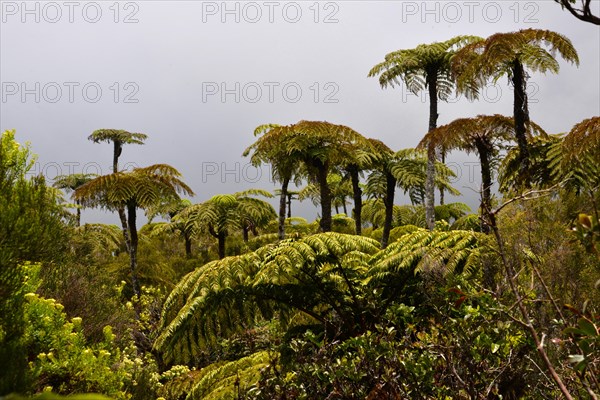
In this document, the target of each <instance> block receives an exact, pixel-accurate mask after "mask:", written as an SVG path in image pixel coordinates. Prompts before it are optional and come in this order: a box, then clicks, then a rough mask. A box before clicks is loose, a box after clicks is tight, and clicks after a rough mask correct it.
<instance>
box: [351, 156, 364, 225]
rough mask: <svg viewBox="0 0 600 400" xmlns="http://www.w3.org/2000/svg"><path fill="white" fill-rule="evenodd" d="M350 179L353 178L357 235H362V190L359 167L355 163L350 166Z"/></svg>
mask: <svg viewBox="0 0 600 400" xmlns="http://www.w3.org/2000/svg"><path fill="white" fill-rule="evenodd" d="M348 172H349V173H350V179H351V180H352V195H353V198H354V215H353V217H354V224H355V225H354V226H355V230H356V234H357V235H362V219H361V213H362V190H361V188H360V185H359V179H358V167H357V166H355V165H353V166H351V167H350V168H348Z"/></svg>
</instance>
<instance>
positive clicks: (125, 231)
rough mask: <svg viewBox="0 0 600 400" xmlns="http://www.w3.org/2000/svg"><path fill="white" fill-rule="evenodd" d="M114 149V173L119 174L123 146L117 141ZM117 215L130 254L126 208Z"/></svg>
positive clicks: (121, 208)
mask: <svg viewBox="0 0 600 400" xmlns="http://www.w3.org/2000/svg"><path fill="white" fill-rule="evenodd" d="M113 143H114V149H113V173H115V174H116V173H117V172H119V156H120V155H121V152H122V151H123V144H122V143H121V142H120V141H118V140H115V141H114V142H113ZM117 213H118V214H119V220H120V221H121V228H122V230H123V237H124V238H125V248H126V250H127V251H128V252H130V247H131V239H130V237H129V229H128V227H127V215H126V214H125V207H119V208H117Z"/></svg>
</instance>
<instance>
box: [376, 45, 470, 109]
mask: <svg viewBox="0 0 600 400" xmlns="http://www.w3.org/2000/svg"><path fill="white" fill-rule="evenodd" d="M478 40H481V38H479V37H477V36H457V37H454V38H452V39H450V40H447V41H444V42H436V43H431V44H421V45H418V46H417V47H415V48H414V49H407V50H397V51H393V52H391V53H388V54H387V55H386V56H385V60H384V61H383V62H381V63H379V64H377V65H376V66H374V67H373V68H371V71H369V76H370V77H372V76H377V75H379V83H380V84H381V86H382V87H383V88H385V87H387V86H388V85H389V86H391V87H393V86H394V85H398V84H400V81H403V82H404V83H405V84H406V86H407V87H408V89H409V90H410V91H411V92H413V93H415V94H418V93H419V92H420V91H422V90H425V89H426V88H427V85H428V83H427V82H428V76H429V75H431V74H435V75H436V76H437V78H438V81H437V85H438V92H437V93H438V98H439V99H440V100H447V99H448V97H449V96H450V94H451V93H452V91H453V90H454V79H453V73H452V70H451V68H450V65H451V64H450V61H451V59H452V58H453V56H454V54H455V52H456V51H457V50H458V49H460V48H461V47H463V46H465V45H468V44H470V43H473V42H476V41H478Z"/></svg>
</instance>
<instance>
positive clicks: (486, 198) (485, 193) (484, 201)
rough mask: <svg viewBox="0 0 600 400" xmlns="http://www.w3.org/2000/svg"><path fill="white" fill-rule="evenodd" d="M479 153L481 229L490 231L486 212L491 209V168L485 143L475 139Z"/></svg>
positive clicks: (485, 231) (486, 231)
mask: <svg viewBox="0 0 600 400" xmlns="http://www.w3.org/2000/svg"><path fill="white" fill-rule="evenodd" d="M475 146H476V147H477V152H478V153H479V162H480V163H481V205H480V207H481V217H482V221H481V231H482V232H484V233H490V226H489V224H488V223H487V220H488V214H489V212H490V211H491V207H492V204H491V197H492V195H491V187H492V168H491V166H490V157H489V149H490V147H489V146H491V145H489V146H488V144H487V143H483V142H481V141H477V142H476V143H475Z"/></svg>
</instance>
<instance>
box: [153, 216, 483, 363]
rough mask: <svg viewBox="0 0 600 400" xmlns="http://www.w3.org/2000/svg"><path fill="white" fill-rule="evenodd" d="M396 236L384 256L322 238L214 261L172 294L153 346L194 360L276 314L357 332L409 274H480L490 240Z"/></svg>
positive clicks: (459, 234)
mask: <svg viewBox="0 0 600 400" xmlns="http://www.w3.org/2000/svg"><path fill="white" fill-rule="evenodd" d="M395 234H396V235H397V237H398V239H397V241H396V242H394V243H392V244H390V246H388V248H387V249H385V250H379V247H378V243H377V241H375V240H373V239H370V238H366V237H361V236H356V235H345V234H339V233H323V234H317V235H312V236H308V237H306V238H302V239H297V240H296V239H287V240H284V241H281V242H279V243H277V244H273V245H267V246H265V247H262V248H260V249H258V250H257V251H255V252H253V253H247V254H244V255H242V256H237V257H227V258H225V259H223V260H220V261H213V262H210V263H208V264H206V265H205V266H203V267H201V268H198V269H197V270H195V271H193V272H192V273H190V274H188V275H187V276H186V277H184V278H183V279H182V280H181V282H180V283H179V284H178V285H177V286H176V287H175V289H174V290H173V291H172V292H171V294H170V295H169V297H168V298H167V300H166V302H165V306H164V310H163V314H162V318H161V321H162V322H161V328H160V336H159V337H158V339H157V340H156V342H155V345H154V346H155V348H156V349H157V350H158V351H160V352H161V353H163V355H164V359H165V360H166V361H177V362H189V361H190V360H192V359H194V358H195V357H196V356H197V355H199V354H200V353H201V352H202V351H204V350H205V349H208V348H210V347H211V346H212V345H213V344H214V343H215V340H216V339H217V337H228V336H230V335H231V334H233V333H235V332H240V331H241V330H243V329H247V328H249V327H251V326H253V325H254V324H256V323H257V322H258V321H259V320H262V319H271V318H273V317H274V316H275V315H277V316H278V317H279V318H280V319H281V321H282V323H283V324H284V325H285V324H286V323H288V322H289V320H288V317H289V316H291V315H295V314H296V313H297V312H298V311H299V312H301V313H303V314H305V315H307V316H309V317H310V318H311V319H313V320H314V321H318V322H319V323H320V324H322V325H324V326H325V327H327V328H326V329H330V330H331V329H332V330H333V331H334V332H339V333H340V334H345V335H348V334H351V333H352V332H358V331H360V330H361V329H365V328H366V327H365V326H364V323H365V322H366V320H364V318H366V317H367V315H368V314H369V313H370V312H372V311H373V310H372V309H371V308H365V307H366V305H365V303H364V299H365V298H366V297H372V296H373V293H375V292H376V291H377V288H378V287H386V286H387V285H388V284H390V283H394V282H396V284H397V283H398V279H399V278H398V277H399V274H400V275H405V274H406V272H408V273H419V272H423V271H432V270H433V271H439V272H440V273H442V274H448V273H460V272H462V271H465V270H466V271H473V270H475V269H476V268H477V266H478V262H479V258H480V254H481V252H482V251H483V250H481V249H482V248H485V246H484V245H485V244H486V242H485V240H486V239H485V236H482V235H480V234H477V233H474V232H467V231H434V232H429V231H426V230H423V229H419V228H416V227H403V229H402V230H400V229H399V230H398V231H397V232H396V233H395ZM372 301H373V302H375V304H381V303H382V302H385V301H386V299H385V297H375V298H372ZM369 310H370V311H369ZM379 311H381V310H379ZM379 311H377V312H379Z"/></svg>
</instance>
